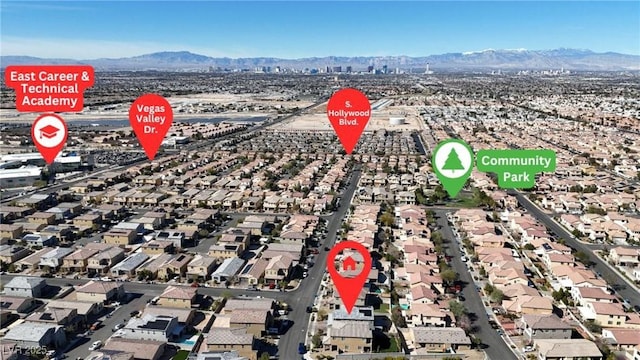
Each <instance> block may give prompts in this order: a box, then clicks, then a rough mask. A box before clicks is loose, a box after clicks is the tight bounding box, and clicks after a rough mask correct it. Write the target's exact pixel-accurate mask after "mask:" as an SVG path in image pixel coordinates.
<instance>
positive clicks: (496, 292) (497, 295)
mask: <svg viewBox="0 0 640 360" xmlns="http://www.w3.org/2000/svg"><path fill="white" fill-rule="evenodd" d="M503 299H504V293H503V292H502V290H500V289H495V288H494V289H493V291H492V292H491V300H493V301H494V302H496V303H498V304H502V300H503Z"/></svg>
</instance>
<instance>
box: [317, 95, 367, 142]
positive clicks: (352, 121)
mask: <svg viewBox="0 0 640 360" xmlns="http://www.w3.org/2000/svg"><path fill="white" fill-rule="evenodd" d="M327 116H329V121H330V122H331V126H333V130H335V132H336V134H337V135H338V138H339V139H340V142H341V143H342V147H344V150H345V151H346V152H347V154H351V153H352V152H353V148H355V147H356V144H357V143H358V140H359V139H360V135H362V131H363V130H364V128H365V127H366V126H367V123H368V122H369V118H370V117H371V104H370V103H369V99H367V97H366V96H365V95H364V94H363V93H362V92H360V91H358V90H356V89H342V90H339V91H338V92H336V93H335V94H333V96H332V97H331V99H329V103H328V104H327Z"/></svg>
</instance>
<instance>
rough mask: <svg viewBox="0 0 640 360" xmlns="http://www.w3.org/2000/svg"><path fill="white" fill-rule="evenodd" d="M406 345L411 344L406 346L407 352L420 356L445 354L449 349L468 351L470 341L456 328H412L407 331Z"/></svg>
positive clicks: (462, 331)
mask: <svg viewBox="0 0 640 360" xmlns="http://www.w3.org/2000/svg"><path fill="white" fill-rule="evenodd" d="M407 344H411V345H408V346H409V350H413V351H415V354H418V355H421V354H427V353H430V352H440V353H445V352H448V351H449V349H453V350H454V351H455V350H459V349H460V350H462V349H469V348H470V347H471V339H470V338H469V337H468V336H467V335H466V334H465V332H464V330H463V329H461V328H457V327H449V328H441V327H429V326H427V327H413V328H410V329H409V337H408V339H407ZM413 351H412V353H414V352H413Z"/></svg>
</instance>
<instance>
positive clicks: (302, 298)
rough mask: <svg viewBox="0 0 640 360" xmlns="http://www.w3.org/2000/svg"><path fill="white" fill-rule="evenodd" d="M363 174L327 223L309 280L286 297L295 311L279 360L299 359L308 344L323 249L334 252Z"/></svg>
mask: <svg viewBox="0 0 640 360" xmlns="http://www.w3.org/2000/svg"><path fill="white" fill-rule="evenodd" d="M360 174H361V172H360V170H359V169H356V170H354V171H352V176H351V182H350V184H349V185H347V187H346V188H345V190H344V191H343V192H342V195H341V199H342V201H340V205H339V206H338V209H337V210H336V211H335V212H334V213H333V214H332V215H331V216H329V217H328V218H326V220H327V238H326V239H325V241H324V243H322V244H320V253H319V254H318V255H316V261H315V265H314V266H313V267H311V269H309V276H308V277H307V278H306V279H305V280H303V281H302V284H301V285H300V287H299V288H298V289H297V290H295V291H292V292H288V293H286V294H287V296H286V297H287V300H286V301H287V303H288V304H290V305H291V307H292V308H293V310H292V311H291V312H289V315H288V318H289V320H292V321H293V326H292V327H291V328H290V329H289V331H287V333H286V334H284V335H283V336H282V337H280V342H279V343H278V355H279V356H280V359H283V360H288V359H298V357H299V355H298V344H299V343H304V342H305V337H306V336H307V326H308V324H309V317H310V316H311V314H308V313H307V312H306V308H307V306H310V305H313V301H314V299H315V297H316V295H317V293H318V289H319V288H320V283H321V282H322V277H323V276H324V274H325V273H326V271H325V270H326V264H327V254H328V251H324V247H325V246H328V247H329V248H331V247H332V246H333V245H334V244H335V242H336V232H337V231H338V229H340V227H341V226H342V219H344V217H345V215H346V213H347V211H348V210H349V206H350V205H351V201H350V200H351V197H352V196H353V194H354V193H355V191H356V185H357V184H358V180H359V179H360Z"/></svg>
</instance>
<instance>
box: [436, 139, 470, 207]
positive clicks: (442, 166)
mask: <svg viewBox="0 0 640 360" xmlns="http://www.w3.org/2000/svg"><path fill="white" fill-rule="evenodd" d="M473 164H474V154H473V150H472V149H471V146H469V145H468V144H467V143H466V142H464V141H462V140H459V139H449V140H445V141H441V142H440V143H439V144H438V146H436V148H435V149H434V151H433V153H432V159H431V167H432V169H433V171H434V172H435V173H436V175H437V176H438V179H439V180H440V183H441V184H442V187H444V189H445V190H446V191H447V193H448V194H449V196H450V197H452V198H453V197H456V195H458V193H459V192H460V190H462V188H463V187H464V184H465V183H466V182H467V179H468V178H469V177H470V176H471V171H472V170H473Z"/></svg>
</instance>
